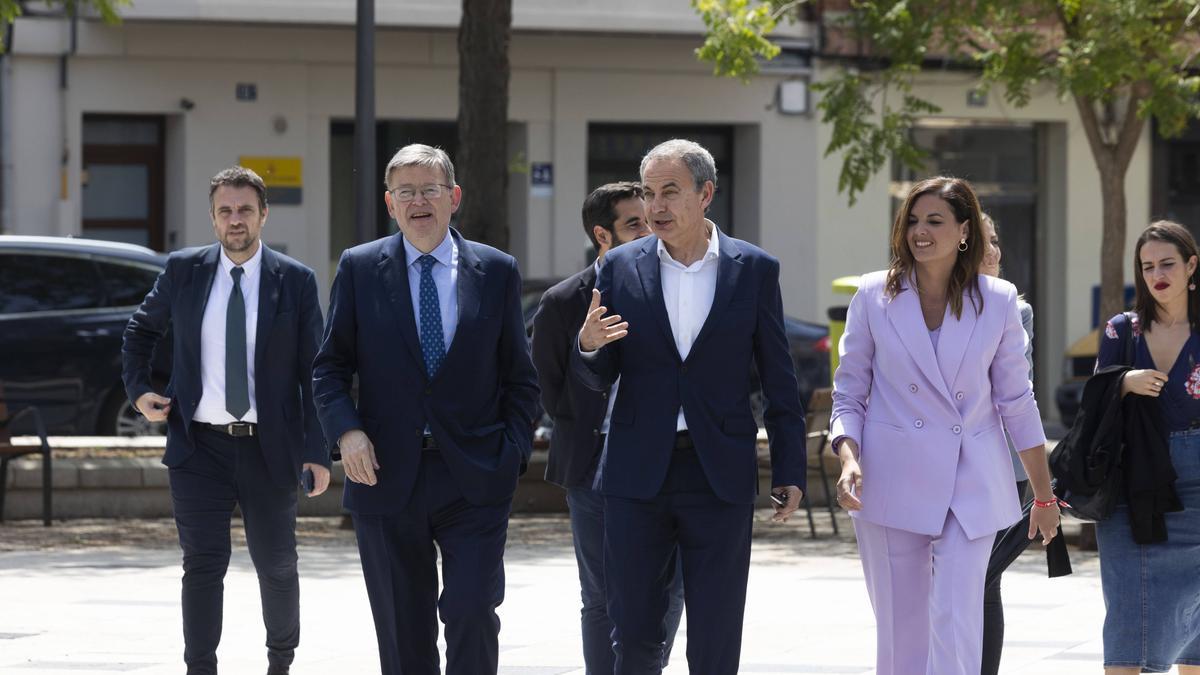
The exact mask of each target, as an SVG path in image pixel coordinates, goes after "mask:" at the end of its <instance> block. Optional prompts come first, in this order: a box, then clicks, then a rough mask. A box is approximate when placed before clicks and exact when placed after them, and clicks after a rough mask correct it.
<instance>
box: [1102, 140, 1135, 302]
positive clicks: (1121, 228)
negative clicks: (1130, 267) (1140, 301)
mask: <svg viewBox="0 0 1200 675" xmlns="http://www.w3.org/2000/svg"><path fill="white" fill-rule="evenodd" d="M1115 164H1116V162H1114V161H1113V160H1112V158H1111V157H1097V158H1096V168H1097V169H1099V171H1100V198H1101V222H1102V223H1103V227H1104V230H1103V234H1102V235H1101V237H1100V321H1101V322H1102V323H1103V322H1104V321H1108V319H1109V318H1110V317H1112V316H1115V315H1116V314H1118V313H1120V312H1122V311H1124V310H1125V309H1127V308H1126V307H1125V230H1126V227H1125V221H1126V211H1125V172H1124V171H1123V170H1121V169H1120V167H1117V166H1115Z"/></svg>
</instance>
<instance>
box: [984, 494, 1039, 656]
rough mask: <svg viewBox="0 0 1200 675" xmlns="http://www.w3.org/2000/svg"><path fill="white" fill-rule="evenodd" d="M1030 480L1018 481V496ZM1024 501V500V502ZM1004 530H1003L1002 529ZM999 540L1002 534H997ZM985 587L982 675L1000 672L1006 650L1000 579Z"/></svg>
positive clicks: (1022, 495)
mask: <svg viewBox="0 0 1200 675" xmlns="http://www.w3.org/2000/svg"><path fill="white" fill-rule="evenodd" d="M1028 484H1029V481H1024V480H1021V481H1017V496H1018V497H1019V498H1020V499H1022V500H1024V499H1025V486H1026V485H1028ZM1022 503H1023V502H1022ZM1002 532H1003V531H1002ZM996 537H997V541H998V540H999V537H1000V535H999V534H997V535H996ZM1003 576H1004V575H1003V574H1000V575H998V576H997V577H996V580H995V581H993V582H992V583H990V584H988V585H987V586H984V588H983V665H982V667H981V668H980V673H981V675H996V674H997V673H999V672H1000V653H1001V652H1002V651H1004V601H1003V600H1002V599H1001V597H1000V579H1001V578H1003Z"/></svg>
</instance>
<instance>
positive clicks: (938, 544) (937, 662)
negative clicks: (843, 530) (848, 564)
mask: <svg viewBox="0 0 1200 675" xmlns="http://www.w3.org/2000/svg"><path fill="white" fill-rule="evenodd" d="M854 532H855V534H856V535H857V537H858V551H859V555H860V557H861V558H862V566H863V574H864V575H865V576H866V581H867V592H868V593H869V594H870V596H871V606H872V607H873V608H874V610H875V633H876V642H877V646H876V656H875V672H876V673H877V675H919V674H922V673H926V674H928V675H979V668H980V662H981V660H982V655H983V590H984V578H985V576H986V574H987V562H988V557H989V556H990V555H991V552H992V543H993V540H994V539H995V536H994V533H993V534H990V535H988V536H985V537H979V538H977V539H968V538H967V534H966V533H965V532H963V529H962V526H961V525H959V523H958V520H957V519H956V518H955V517H954V514H953V512H947V514H946V522H945V524H943V525H942V532H941V534H938V535H937V536H930V535H926V534H917V533H915V532H908V531H906V530H898V529H894V528H890V527H883V526H882V525H876V524H874V523H869V522H866V521H864V520H863V519H862V518H855V519H854Z"/></svg>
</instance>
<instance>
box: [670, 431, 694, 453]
mask: <svg viewBox="0 0 1200 675" xmlns="http://www.w3.org/2000/svg"><path fill="white" fill-rule="evenodd" d="M695 447H696V444H695V443H693V442H692V434H691V433H690V432H688V430H687V429H684V430H683V431H676V432H675V449H676V450H691V449H693V448H695Z"/></svg>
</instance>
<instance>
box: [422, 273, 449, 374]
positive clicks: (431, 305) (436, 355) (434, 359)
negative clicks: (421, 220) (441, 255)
mask: <svg viewBox="0 0 1200 675" xmlns="http://www.w3.org/2000/svg"><path fill="white" fill-rule="evenodd" d="M417 262H419V263H420V264H421V288H420V291H421V293H420V300H421V302H420V305H421V354H422V355H423V356H424V357H425V370H426V371H427V372H428V373H429V376H430V377H433V376H434V374H436V373H437V371H438V368H441V366H442V361H444V360H445V359H446V343H445V340H446V338H445V336H444V335H443V333H442V309H441V305H440V304H439V303H438V290H437V285H436V284H434V283H433V264H434V263H436V262H437V259H435V258H434V257H433V256H431V255H423V256H421V257H420V258H418V259H417Z"/></svg>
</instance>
